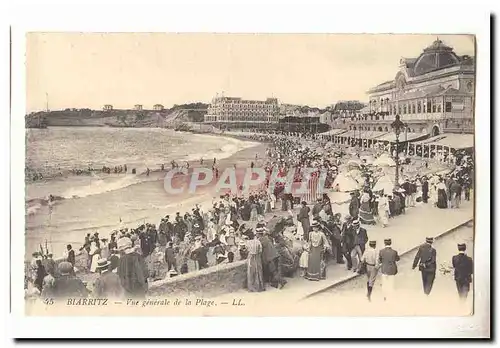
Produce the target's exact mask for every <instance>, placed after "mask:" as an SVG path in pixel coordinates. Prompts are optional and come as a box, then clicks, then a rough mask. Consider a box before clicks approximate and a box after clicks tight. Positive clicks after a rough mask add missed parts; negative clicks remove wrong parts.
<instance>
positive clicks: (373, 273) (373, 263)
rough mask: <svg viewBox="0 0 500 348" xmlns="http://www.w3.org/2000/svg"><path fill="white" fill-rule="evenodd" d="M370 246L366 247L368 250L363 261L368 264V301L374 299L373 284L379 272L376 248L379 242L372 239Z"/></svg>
mask: <svg viewBox="0 0 500 348" xmlns="http://www.w3.org/2000/svg"><path fill="white" fill-rule="evenodd" d="M368 245H369V248H368V249H366V251H365V252H364V254H363V263H364V264H365V266H366V277H367V282H366V289H367V293H366V297H368V301H371V300H372V291H373V284H375V279H376V278H377V273H378V267H379V265H378V255H377V251H376V250H375V248H376V247H377V242H376V241H374V240H371V241H370V242H369V243H368Z"/></svg>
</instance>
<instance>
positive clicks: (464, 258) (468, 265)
mask: <svg viewBox="0 0 500 348" xmlns="http://www.w3.org/2000/svg"><path fill="white" fill-rule="evenodd" d="M466 250H467V246H466V245H465V243H463V244H458V254H457V255H455V256H453V258H452V259H451V263H452V265H453V268H454V269H455V275H454V276H455V283H456V285H457V291H458V296H459V297H460V299H461V300H463V301H465V299H467V295H468V294H469V290H470V283H472V274H473V273H474V263H473V261H472V258H471V257H470V256H468V255H467V254H465V251H466Z"/></svg>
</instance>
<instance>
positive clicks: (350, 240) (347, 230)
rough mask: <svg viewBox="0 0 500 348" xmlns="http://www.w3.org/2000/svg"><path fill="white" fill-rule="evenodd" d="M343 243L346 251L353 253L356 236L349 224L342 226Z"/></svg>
mask: <svg viewBox="0 0 500 348" xmlns="http://www.w3.org/2000/svg"><path fill="white" fill-rule="evenodd" d="M340 240H341V242H342V247H343V248H344V251H351V250H352V249H353V248H354V234H353V230H352V227H351V226H348V225H347V223H344V224H343V225H342V234H341V237H340Z"/></svg>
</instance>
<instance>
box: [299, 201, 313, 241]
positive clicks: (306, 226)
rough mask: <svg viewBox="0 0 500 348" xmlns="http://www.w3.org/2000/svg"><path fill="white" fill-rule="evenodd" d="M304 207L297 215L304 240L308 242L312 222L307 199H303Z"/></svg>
mask: <svg viewBox="0 0 500 348" xmlns="http://www.w3.org/2000/svg"><path fill="white" fill-rule="evenodd" d="M301 204H302V207H301V208H300V211H299V215H298V216H297V220H299V222H300V224H301V226H302V231H303V236H304V240H305V241H306V242H307V241H308V240H309V230H310V222H309V212H310V211H311V209H310V208H309V207H308V206H307V203H306V202H305V201H302V203H301Z"/></svg>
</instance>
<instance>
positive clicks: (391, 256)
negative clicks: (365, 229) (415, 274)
mask: <svg viewBox="0 0 500 348" xmlns="http://www.w3.org/2000/svg"><path fill="white" fill-rule="evenodd" d="M384 245H385V248H384V249H382V250H380V252H379V263H380V273H382V292H383V293H384V301H386V300H387V299H388V298H391V297H392V294H393V293H394V282H395V277H396V274H398V265H397V262H398V261H399V255H398V252H397V251H396V250H394V249H392V248H391V245H392V240H391V239H390V238H388V239H384Z"/></svg>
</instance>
